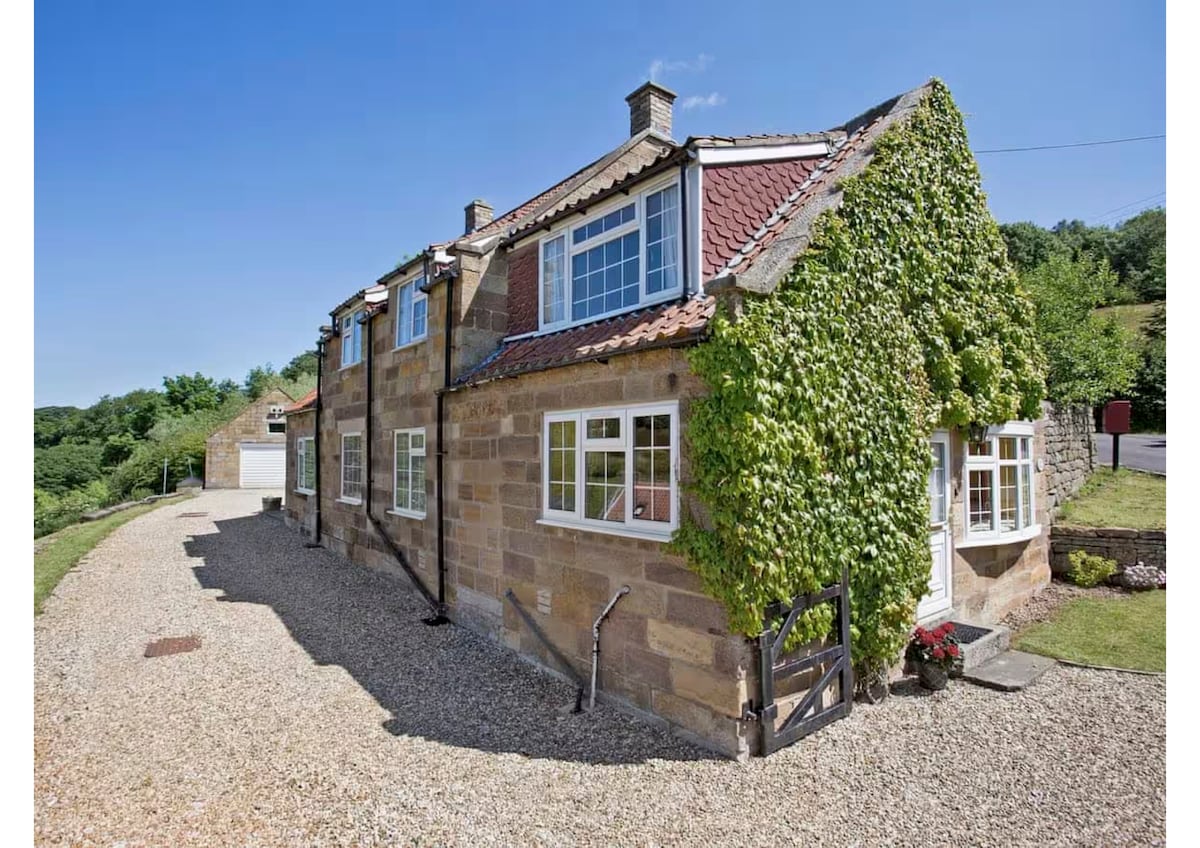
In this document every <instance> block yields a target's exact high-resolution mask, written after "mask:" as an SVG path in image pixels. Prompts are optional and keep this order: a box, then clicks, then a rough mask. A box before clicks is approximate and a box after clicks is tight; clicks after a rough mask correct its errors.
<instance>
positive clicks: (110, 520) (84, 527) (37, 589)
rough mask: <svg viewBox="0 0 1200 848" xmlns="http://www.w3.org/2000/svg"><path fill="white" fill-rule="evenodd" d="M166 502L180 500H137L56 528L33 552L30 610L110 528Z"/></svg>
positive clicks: (38, 607)
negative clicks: (97, 517) (95, 518)
mask: <svg viewBox="0 0 1200 848" xmlns="http://www.w3.org/2000/svg"><path fill="white" fill-rule="evenodd" d="M169 503H179V499H178V498H171V499H169V500H161V501H156V502H154V503H149V504H140V505H138V506H135V507H131V508H129V509H127V510H125V511H123V512H118V513H116V514H115V515H110V516H108V517H107V518H101V519H100V520H99V521H88V522H85V523H83V524H76V525H74V526H72V527H67V528H65V529H63V530H59V531H58V532H57V533H55V534H54V538H53V540H51V541H50V542H49V544H47V545H46V547H44V548H43V549H42V550H40V551H37V552H36V553H35V554H34V555H33V612H34V615H38V614H40V613H41V611H42V603H43V602H44V601H45V600H46V598H48V597H50V593H51V592H53V591H54V587H55V586H57V585H58V581H59V580H62V578H63V575H64V574H66V573H67V572H68V571H70V570H71V569H72V568H74V567H75V563H77V562H79V560H80V559H81V558H82V557H83V555H84V554H86V553H87V552H88V551H90V550H91V549H92V548H94V547H96V545H98V544H100V541H101V540H102V539H103V538H104V537H105V536H107V535H108V534H109V533H111V532H112V531H114V530H116V529H117V528H118V527H120V526H121V525H122V524H124V523H125V522H127V521H132V520H133V519H135V518H137V517H138V516H139V515H145V514H146V513H147V512H150V511H152V510H155V509H158V508H159V507H160V506H163V505H164V504H169Z"/></svg>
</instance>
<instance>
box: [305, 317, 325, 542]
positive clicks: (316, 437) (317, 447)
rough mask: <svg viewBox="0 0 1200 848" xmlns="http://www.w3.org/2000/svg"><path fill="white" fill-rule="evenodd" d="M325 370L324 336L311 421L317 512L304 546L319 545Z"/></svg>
mask: <svg viewBox="0 0 1200 848" xmlns="http://www.w3.org/2000/svg"><path fill="white" fill-rule="evenodd" d="M324 370H325V337H324V335H322V337H321V338H319V339H317V405H316V413H315V414H316V420H315V422H314V423H313V453H314V454H316V456H315V458H314V461H313V464H314V465H315V470H314V474H313V488H314V489H315V492H314V494H313V497H314V498H315V499H316V501H317V512H316V515H314V516H313V537H312V539H311V540H309V541H307V542H305V543H304V546H305V547H306V548H319V547H321V372H322V371H324Z"/></svg>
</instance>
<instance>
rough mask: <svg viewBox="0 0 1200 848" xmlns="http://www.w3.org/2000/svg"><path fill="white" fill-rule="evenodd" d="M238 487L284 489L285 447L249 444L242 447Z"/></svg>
mask: <svg viewBox="0 0 1200 848" xmlns="http://www.w3.org/2000/svg"><path fill="white" fill-rule="evenodd" d="M240 447H241V461H240V463H239V466H240V468H241V472H240V480H239V482H238V485H239V486H240V487H241V488H243V489H282V488H283V486H284V477H285V472H286V466H285V457H286V455H287V451H286V446H285V445H265V444H247V443H243V444H242V445H241V446H240Z"/></svg>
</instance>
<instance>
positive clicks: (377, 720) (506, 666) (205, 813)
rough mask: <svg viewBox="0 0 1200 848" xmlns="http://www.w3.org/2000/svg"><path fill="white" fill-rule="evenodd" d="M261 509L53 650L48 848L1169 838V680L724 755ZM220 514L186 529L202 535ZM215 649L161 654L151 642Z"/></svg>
mask: <svg viewBox="0 0 1200 848" xmlns="http://www.w3.org/2000/svg"><path fill="white" fill-rule="evenodd" d="M260 494H261V493H254V492H236V491H229V492H208V493H205V494H204V495H202V496H201V497H199V498H197V499H193V500H189V501H186V502H184V503H181V504H176V505H170V506H166V507H163V508H161V509H159V510H157V511H155V512H152V513H150V514H148V515H146V516H144V517H142V518H138V519H137V520H135V521H133V522H131V523H129V524H127V525H125V526H123V527H121V528H120V529H119V530H117V531H116V532H115V533H114V534H113V535H112V536H110V537H109V538H108V540H106V541H105V542H104V543H102V544H101V545H100V547H98V548H97V549H96V550H95V551H94V552H93V553H92V554H91V555H90V557H89V558H88V559H87V560H86V561H85V562H84V563H83V564H81V565H80V566H79V567H78V568H77V569H76V570H75V571H74V572H72V573H71V574H69V575H67V577H66V578H65V579H64V580H63V582H62V583H61V584H60V585H59V588H58V590H57V591H56V592H55V594H54V597H52V598H51V599H50V600H49V601H48V602H47V604H46V612H45V613H44V614H43V615H42V616H41V617H40V618H39V619H38V620H37V622H36V624H35V625H34V629H35V663H36V665H35V736H34V739H35V742H34V746H35V769H34V777H35V787H36V798H35V825H36V835H37V841H38V843H39V844H45V845H54V844H62V845H104V846H110V845H118V844H119V845H123V846H126V848H133V846H139V845H155V846H183V845H243V846H259V845H374V844H413V845H417V844H419V845H443V844H446V845H541V844H544V845H616V844H621V845H625V844H632V845H668V844H669V845H720V844H738V845H768V844H771V845H781V844H795V843H800V842H803V843H805V844H813V845H817V844H828V845H878V844H884V843H886V844H890V845H951V844H953V845H1001V844H1004V845H1077V844H1093V845H1117V844H1143V845H1144V844H1153V843H1154V842H1155V841H1156V840H1158V839H1161V838H1162V835H1163V831H1164V815H1165V799H1164V794H1165V785H1166V777H1165V773H1164V757H1165V749H1166V728H1165V712H1166V709H1165V693H1166V686H1165V682H1164V680H1163V679H1159V678H1151V677H1139V676H1132V675H1130V676H1121V675H1118V674H1115V673H1105V672H1094V671H1086V670H1081V669H1068V668H1058V669H1055V670H1053V671H1051V672H1050V673H1049V674H1048V675H1047V676H1046V677H1045V678H1043V679H1042V680H1041V681H1040V682H1039V683H1038V684H1036V685H1035V686H1034V687H1032V688H1031V689H1029V690H1028V691H1026V692H1024V693H1021V694H1016V695H1003V694H999V693H995V692H991V691H988V690H984V689H978V688H974V687H972V686H970V685H967V684H964V683H956V684H953V685H952V686H951V688H950V689H949V690H947V691H945V692H942V693H938V694H935V695H931V696H922V695H920V694H918V693H917V692H916V691H913V690H911V689H908V688H904V687H901V691H900V692H898V693H897V694H894V695H893V696H892V697H891V698H889V699H887V700H886V701H885V702H884V703H883V704H881V705H879V706H875V707H870V706H858V707H856V708H855V710H854V713H853V714H852V715H851V717H850V718H848V719H846V720H844V721H840V722H836V723H835V724H833V725H831V726H830V727H829V728H827V729H825V730H823V731H821V732H820V733H818V734H816V735H814V736H811V737H809V738H807V739H805V740H802V741H801V742H800V743H798V744H797V745H795V746H793V747H792V748H789V749H787V750H785V751H783V752H781V753H779V754H777V755H775V756H773V757H771V758H770V759H766V760H754V761H751V762H749V763H745V764H738V763H732V762H729V761H726V760H720V759H714V758H712V757H710V756H709V755H707V754H706V753H705V752H703V751H701V750H699V749H696V748H692V747H690V746H688V745H685V744H683V743H680V742H678V741H676V740H674V739H673V738H671V737H670V736H669V735H666V734H664V733H662V732H661V731H658V730H655V729H653V728H651V727H649V726H647V725H644V724H641V723H639V722H638V721H636V720H634V719H632V718H630V717H628V716H626V715H624V714H623V713H620V712H618V711H616V710H614V709H611V708H605V707H601V708H598V709H597V711H596V712H595V713H592V714H586V715H580V716H572V715H568V714H566V713H565V711H564V710H563V707H564V706H567V705H569V704H570V703H571V702H572V695H573V693H572V691H571V690H570V689H569V688H568V687H567V686H566V685H565V684H562V683H560V682H558V681H556V680H553V679H550V678H549V677H548V676H546V675H543V674H541V673H539V672H537V671H536V670H535V669H533V668H532V667H530V666H528V665H526V664H525V663H523V662H521V661H519V660H517V659H515V658H514V657H513V656H512V655H511V654H508V653H506V652H505V651H503V650H501V649H499V648H497V647H495V646H493V645H491V644H489V643H486V642H484V641H483V640H480V639H478V638H476V637H475V636H473V635H472V634H470V633H467V632H465V631H463V630H460V629H458V628H456V627H442V628H429V627H426V626H424V625H422V624H421V623H420V622H419V620H418V619H419V617H420V616H421V615H422V614H423V613H424V609H423V607H422V605H420V604H418V603H416V602H415V601H414V600H412V599H411V597H409V596H408V594H407V593H405V592H402V591H398V590H397V589H396V587H395V584H394V583H393V582H391V580H390V579H389V578H386V577H383V576H380V575H377V574H374V573H372V572H369V571H368V570H366V569H364V568H360V567H356V566H348V565H346V564H345V563H344V562H342V561H341V560H339V559H337V558H336V557H334V556H333V555H331V554H329V553H328V552H326V551H323V550H309V549H305V548H304V547H303V546H302V544H301V540H300V538H299V536H297V535H295V534H293V533H292V532H291V531H289V530H287V529H286V528H284V527H283V525H282V523H281V522H279V521H278V520H276V519H275V518H273V517H269V516H261V515H256V514H254V513H255V510H256V509H257V508H258V506H259V497H260ZM194 512H204V513H207V515H205V516H200V517H183V516H182V515H181V514H182V513H194ZM187 635H196V636H198V637H199V638H200V640H201V646H200V648H199V649H198V650H196V651H194V652H191V653H182V654H176V655H172V656H165V657H158V658H153V659H147V658H145V657H144V656H143V651H144V650H145V648H146V645H147V643H148V642H150V641H151V640H154V639H157V638H161V637H165V636H187Z"/></svg>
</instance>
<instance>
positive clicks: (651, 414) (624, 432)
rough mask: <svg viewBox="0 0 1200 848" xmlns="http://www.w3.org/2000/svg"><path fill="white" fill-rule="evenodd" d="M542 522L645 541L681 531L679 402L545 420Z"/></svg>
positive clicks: (558, 414) (566, 414)
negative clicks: (638, 538) (679, 526)
mask: <svg viewBox="0 0 1200 848" xmlns="http://www.w3.org/2000/svg"><path fill="white" fill-rule="evenodd" d="M543 436H544V449H543V461H544V464H543V472H542V489H543V493H542V521H543V522H544V523H549V524H567V525H573V526H579V527H586V528H589V529H595V530H600V531H601V532H610V533H617V534H619V535H630V536H639V537H643V538H663V539H665V538H667V537H669V536H670V534H671V532H672V531H673V530H674V529H675V528H676V527H677V526H678V524H679V516H678V504H677V492H678V474H677V469H676V466H677V460H678V448H679V407H678V404H677V403H674V402H672V403H669V404H656V405H652V406H651V405H642V406H631V407H614V408H604V409H589V410H582V411H577V412H556V413H548V414H547V415H546V417H545V423H544V432H543Z"/></svg>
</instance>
